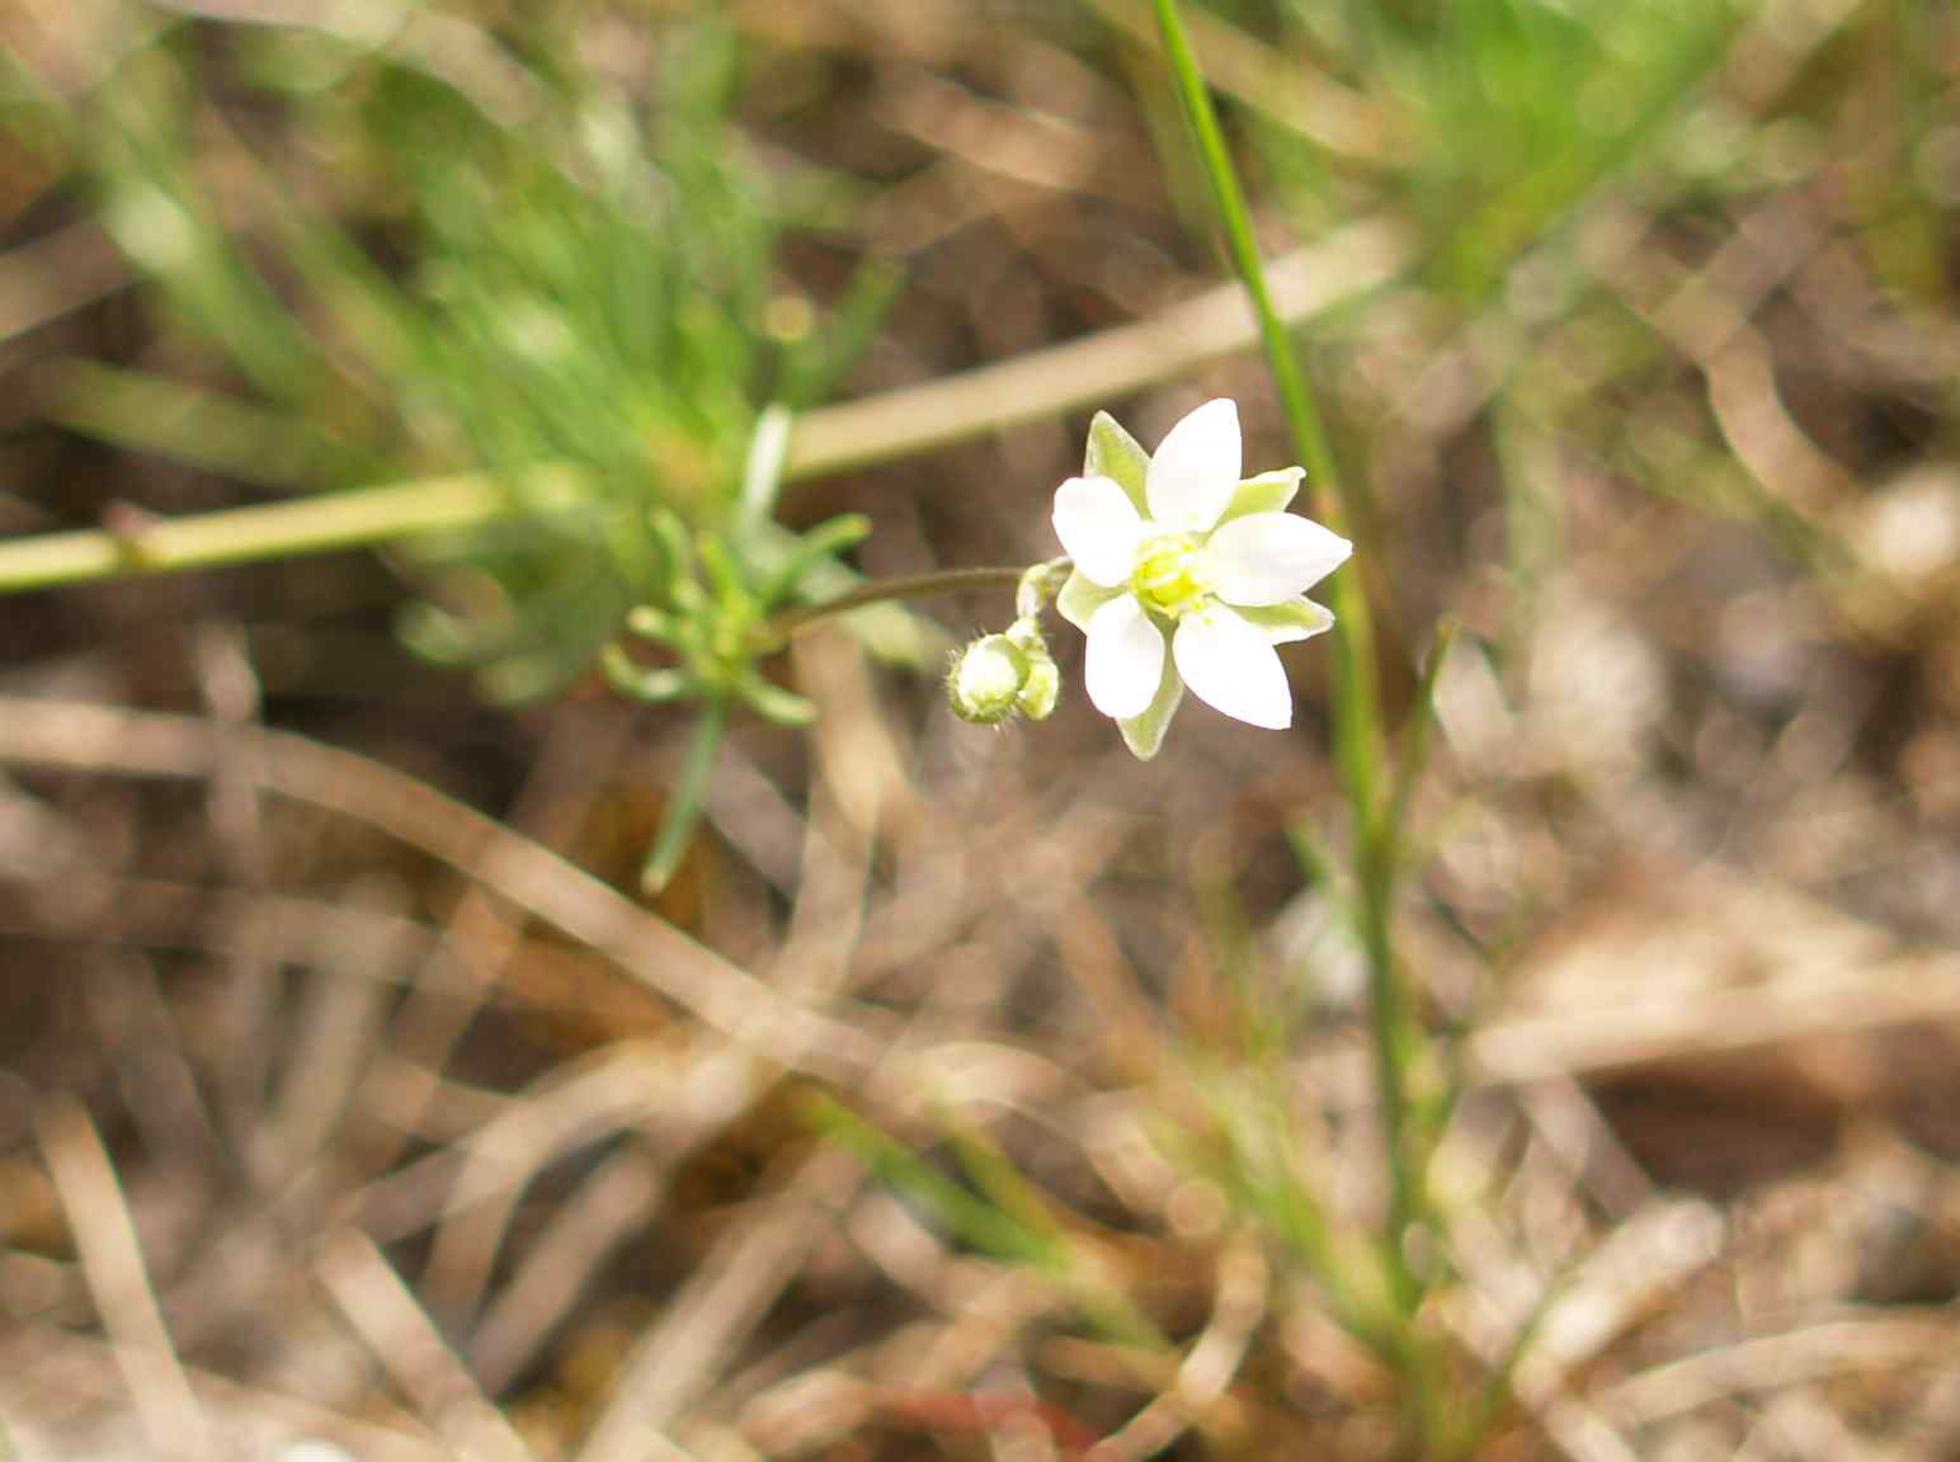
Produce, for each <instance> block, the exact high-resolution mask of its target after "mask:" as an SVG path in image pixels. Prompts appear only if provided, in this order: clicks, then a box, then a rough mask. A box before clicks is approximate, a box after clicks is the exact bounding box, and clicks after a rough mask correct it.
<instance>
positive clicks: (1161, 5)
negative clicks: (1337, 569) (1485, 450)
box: [1152, 0, 1422, 1313]
mask: <svg viewBox="0 0 1960 1462" xmlns="http://www.w3.org/2000/svg"><path fill="white" fill-rule="evenodd" d="M1152 3H1153V4H1154V6H1155V8H1156V13H1157V24H1158V29H1159V31H1160V33H1161V34H1162V36H1163V42H1164V57H1165V60H1166V61H1167V62H1168V63H1169V65H1170V69H1171V74H1172V77H1173V79H1174V80H1175V82H1176V85H1177V90H1178V94H1179V96H1180V97H1181V99H1182V100H1183V103H1184V109H1185V115H1186V117H1187V119H1188V120H1189V122H1190V124H1191V130H1192V132H1193V134H1194V136H1195V139H1196V142H1197V146H1198V152H1199V155H1200V158H1201V159H1202V161H1203V163H1204V169H1205V174H1206V176H1207V177H1208V178H1209V179H1210V182H1211V187H1212V197H1213V202H1214V203H1215V204H1216V206H1217V210H1218V218H1219V223H1220V225H1221V227H1222V228H1223V230H1224V234H1225V242H1226V245H1227V247H1228V248H1229V250H1230V252H1231V256H1232V262H1233V264H1234V265H1235V267H1236V268H1237V270H1238V273H1239V277H1240V279H1241V280H1242V281H1243V282H1244V284H1245V288H1246V293H1247V294H1248V295H1249V296H1251V299H1252V307H1253V312H1254V314H1255V315H1256V316H1257V319H1258V323H1259V337H1260V341H1261V343H1262V344H1263V346H1264V347H1265V353H1266V362H1267V365H1268V367H1269V369H1270V370H1271V372H1272V376H1273V382H1274V385H1275V386H1276V387H1277V388H1278V391H1279V397H1280V404H1281V407H1282V408H1283V410H1284V411H1285V413H1286V420H1287V424H1288V426H1289V428H1290V429H1291V432H1292V436H1293V442H1294V448H1295V450H1296V451H1298V452H1299V454H1300V461H1301V463H1302V464H1303V465H1304V466H1305V467H1306V469H1307V480H1308V482H1309V483H1310V484H1311V486H1312V491H1313V493H1314V499H1315V506H1316V510H1317V511H1318V512H1319V513H1321V515H1322V516H1323V517H1325V518H1327V519H1329V520H1330V521H1331V522H1333V523H1335V524H1336V525H1338V526H1341V527H1343V528H1345V529H1346V530H1347V531H1348V532H1349V533H1351V534H1356V535H1357V536H1358V534H1359V531H1360V530H1361V529H1362V528H1364V527H1365V525H1366V522H1367V513H1366V511H1365V509H1366V501H1365V499H1364V497H1363V495H1362V494H1361V491H1360V490H1359V489H1358V488H1355V487H1353V486H1351V485H1348V484H1346V483H1344V481H1343V479H1342V477H1341V475H1340V472H1339V470H1338V468H1337V466H1336V463H1335V460H1334V451H1333V446H1332V443H1331V441H1330V439H1329V437H1328V434H1327V428H1326V426H1325V424H1324V423H1323V421H1322V420H1321V416H1320V409H1319V407H1318V405H1317V404H1316V403H1315V400H1314V395H1313V391H1312V389H1311V387H1310V386H1309V385H1308V383H1307V376H1306V372H1305V370H1304V368H1303V367H1302V366H1301V364H1300V356H1299V352H1298V349H1297V348H1296V345H1295V342H1294V340H1293V337H1292V335H1291V333H1290V332H1289V330H1288V328H1287V324H1286V321H1285V319H1284V318H1283V317H1282V316H1281V314H1280V312H1279V311H1278V309H1276V308H1275V306H1274V302H1273V294H1272V290H1271V288H1270V287H1269V286H1268V284H1267V280H1266V270H1265V264H1264V261H1263V259H1262V257H1261V255H1260V253H1259V246H1258V241H1257V239H1256V238H1255V237H1254V234H1253V228H1252V215H1251V211H1250V209H1249V208H1248V207H1247V204H1246V198H1245V191H1244V189H1243V188H1242V187H1241V186H1240V183H1239V177H1238V171H1237V169H1236V167H1235V166H1234V165H1233V162H1232V155H1231V151H1230V149H1229V148H1228V147H1227V146H1226V143H1225V133H1224V129H1223V128H1222V127H1220V125H1219V121H1218V113H1217V111H1216V109H1215V108H1214V107H1213V105H1212V100H1211V93H1210V90H1209V88H1208V87H1207V86H1206V83H1205V79H1204V73H1203V71H1202V70H1201V69H1200V67H1199V65H1198V60H1197V57H1196V55H1195V54H1194V53H1193V51H1192V48H1191V41H1190V37H1189V36H1188V34H1187V33H1186V31H1185V28H1184V22H1183V19H1182V17H1181V16H1180V15H1179V13H1178V7H1177V3H1176V0H1152ZM1330 591H1331V597H1332V599H1333V601H1334V611H1335V615H1336V618H1337V620H1338V623H1339V629H1340V633H1339V636H1338V641H1337V643H1338V646H1339V649H1338V653H1337V656H1336V665H1337V670H1338V680H1337V684H1336V686H1335V695H1334V715H1335V745H1336V759H1337V761H1338V763H1339V765H1340V769H1341V773H1342V780H1343V782H1344V784H1345V790H1346V792H1347V797H1348V802H1349V805H1350V807H1351V809H1352V812H1353V816H1354V819H1355V833H1356V840H1355V876H1356V882H1357V884H1358V886H1359V891H1360V924H1361V931H1360V932H1361V942H1362V946H1363V949H1364V951H1365V953H1366V956H1367V960H1368V967H1369V976H1370V980H1369V987H1370V996H1371V1007H1372V1008H1371V1012H1370V1014H1371V1024H1372V1026H1373V1033H1374V1040H1375V1057H1376V1060H1375V1067H1376V1081H1377V1087H1378V1097H1379V1101H1380V1104H1381V1119H1382V1130H1383V1135H1384V1141H1385V1144H1386V1158H1387V1167H1388V1181H1389V1212H1388V1222H1387V1231H1386V1233H1385V1235H1384V1251H1385V1252H1384V1258H1385V1262H1386V1264H1387V1266H1388V1273H1389V1275H1390V1280H1391V1283H1392V1285H1393V1287H1394V1290H1395V1295H1396V1299H1397V1302H1398V1304H1399V1305H1400V1306H1401V1308H1402V1309H1403V1311H1404V1312H1405V1313H1412V1312H1413V1311H1414V1309H1415V1307H1416V1305H1417V1304H1418V1303H1419V1302H1420V1300H1421V1293H1422V1284H1421V1280H1420V1277H1419V1276H1418V1275H1417V1274H1416V1273H1415V1272H1414V1270H1413V1269H1412V1267H1411V1265H1410V1262H1409V1257H1408V1251H1407V1247H1406V1239H1407V1237H1408V1234H1409V1231H1410V1229H1411V1227H1412V1225H1413V1224H1414V1222H1415V1221H1416V1219H1417V1217H1418V1214H1419V1212H1420V1209H1421V1207H1422V1196H1421V1177H1420V1170H1421V1167H1422V1156H1421V1154H1419V1153H1416V1152H1412V1151H1411V1150H1410V1147H1411V1143H1410V1137H1411V1127H1412V1123H1411V1118H1412V1101H1411V1083H1412V1077H1413V1072H1412V1066H1413V1064H1414V1059H1415V1054H1416V1051H1417V1048H1418V1045H1419V1037H1420V1032H1419V1028H1418V1026H1417V1024H1416V1021H1415V1015H1414V1011H1413V1008H1412V1004H1411V1002H1410V1000H1409V998H1408V994H1407V991H1406V990H1405V989H1404V987H1403V983H1402V979H1401V973H1400V971H1399V969H1398V968H1397V966H1396V962H1395V951H1394V944H1393V939H1392V936H1391V931H1390V923H1389V921H1390V913H1391V906H1392V894H1393V879H1394V860H1393V858H1392V857H1390V856H1388V850H1387V842H1386V832H1385V828H1384V814H1385V812H1386V810H1387V809H1386V801H1387V799H1386V797H1385V795H1384V770H1385V752H1384V745H1383V736H1382V723H1383V716H1382V708H1381V690H1380V686H1379V684H1378V682H1377V679H1376V673H1375V653H1374V631H1373V622H1372V619H1371V617H1370V614H1369V608H1368V601H1367V596H1366V593H1365V591H1364V589H1363V587H1362V584H1361V580H1360V578H1359V576H1358V574H1357V573H1356V571H1355V570H1353V569H1349V570H1348V571H1347V572H1345V573H1342V574H1339V575H1337V576H1336V578H1335V579H1334V581H1333V583H1332V585H1331V586H1330Z"/></svg>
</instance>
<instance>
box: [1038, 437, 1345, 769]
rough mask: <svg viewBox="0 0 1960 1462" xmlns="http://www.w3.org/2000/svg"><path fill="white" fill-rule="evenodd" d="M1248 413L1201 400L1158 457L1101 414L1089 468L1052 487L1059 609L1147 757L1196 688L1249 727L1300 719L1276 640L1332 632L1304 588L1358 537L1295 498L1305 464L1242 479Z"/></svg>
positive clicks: (1098, 690) (1111, 707) (1091, 682)
mask: <svg viewBox="0 0 1960 1462" xmlns="http://www.w3.org/2000/svg"><path fill="white" fill-rule="evenodd" d="M1240 452H1241V449H1240V439H1239V411H1238V407H1237V406H1235V405H1234V404H1233V403H1232V402H1230V401H1225V400H1219V401H1207V402H1206V403H1205V404H1204V405H1203V406H1200V407H1199V408H1198V409H1197V410H1196V411H1193V412H1192V413H1191V414H1190V415H1189V416H1187V417H1185V418H1184V419H1183V420H1182V421H1180V422H1178V423H1177V425H1176V426H1174V427H1172V428H1171V429H1170V431H1169V433H1168V434H1167V435H1166V436H1165V437H1164V440H1163V442H1162V443H1161V444H1160V445H1159V446H1158V448H1157V455H1156V456H1155V457H1150V456H1148V455H1146V454H1145V452H1144V451H1143V449H1142V448H1141V447H1139V446H1138V445H1137V444H1136V442H1135V441H1134V440H1133V439H1132V438H1131V437H1130V435H1129V433H1128V432H1125V431H1124V430H1123V428H1122V427H1120V426H1118V425H1117V424H1116V422H1115V421H1114V420H1112V419H1111V418H1110V417H1109V416H1107V415H1105V414H1098V415H1097V417H1096V419H1095V421H1094V422H1093V423H1092V424H1091V426H1090V428H1089V451H1088V459H1087V461H1086V462H1085V464H1084V466H1083V475H1082V476H1080V477H1071V478H1070V479H1069V480H1068V481H1067V482H1064V483H1063V484H1062V485H1061V487H1060V488H1059V489H1058V490H1057V491H1056V493H1055V532H1056V534H1057V536H1059V537H1060V538H1061V540H1062V547H1064V548H1065V549H1067V550H1068V553H1069V557H1070V558H1072V559H1073V560H1074V562H1075V571H1074V572H1073V573H1072V574H1071V575H1070V576H1069V581H1068V583H1067V584H1066V585H1065V586H1064V587H1063V589H1062V592H1061V595H1060V597H1059V598H1058V599H1057V600H1056V608H1057V609H1059V610H1060V611H1061V613H1062V616H1063V617H1064V618H1065V619H1067V620H1068V621H1069V623H1071V624H1073V625H1074V626H1075V627H1076V628H1077V629H1080V630H1081V631H1082V632H1083V633H1084V634H1086V635H1087V636H1088V637H1089V649H1088V660H1087V664H1086V667H1085V670H1084V679H1085V681H1086V682H1087V686H1088V691H1089V699H1090V700H1091V701H1092V702H1094V703H1095V707H1096V709H1097V710H1099V711H1101V712H1102V713H1103V714H1104V715H1106V716H1109V717H1111V718H1112V719H1114V720H1115V721H1116V723H1117V725H1118V726H1119V727H1121V729H1122V731H1123V739H1124V740H1125V741H1126V742H1127V743H1128V744H1129V747H1130V750H1131V751H1133V752H1135V753H1136V754H1137V756H1139V757H1144V758H1148V757H1150V756H1154V755H1155V754H1156V752H1157V748H1158V746H1159V745H1161V744H1162V742H1163V736H1164V729H1165V727H1166V726H1168V725H1169V724H1170V718H1171V715H1172V713H1173V712H1174V711H1176V709H1177V705H1178V702H1179V701H1180V700H1181V699H1182V698H1183V695H1184V688H1185V687H1186V686H1187V685H1188V686H1189V687H1190V688H1191V691H1192V693H1193V694H1195V695H1196V696H1197V697H1198V699H1199V700H1201V701H1203V702H1205V703H1206V704H1207V705H1209V706H1212V707H1213V708H1215V709H1217V710H1220V711H1223V712H1224V713H1225V714H1226V715H1228V716H1232V717H1235V718H1237V719H1238V720H1241V721H1246V722H1249V723H1251V724H1252V725H1254V726H1265V727H1268V728H1271V729H1273V730H1280V729H1283V728H1285V727H1287V726H1290V725H1291V724H1292V723H1293V693H1292V691H1291V690H1290V689H1289V688H1288V686H1287V683H1286V672H1285V670H1284V669H1283V668H1282V667H1281V665H1280V660H1279V655H1278V653H1277V651H1275V649H1274V648H1273V647H1274V646H1275V645H1282V644H1285V643H1287V642H1288V641H1290V640H1304V639H1307V638H1308V637H1309V636H1312V635H1317V634H1320V633H1321V632H1323V631H1324V630H1326V629H1327V628H1328V627H1329V626H1330V625H1332V624H1333V622H1334V616H1333V615H1332V614H1330V613H1328V612H1327V610H1325V609H1324V608H1322V607H1321V606H1320V605H1318V604H1315V603H1314V602H1313V601H1312V600H1310V599H1307V598H1306V597H1304V596H1305V594H1306V591H1307V590H1308V589H1309V588H1311V587H1312V586H1313V585H1315V584H1317V583H1319V582H1320V580H1322V579H1323V578H1325V577H1326V576H1327V575H1328V574H1330V573H1332V572H1333V571H1334V570H1335V569H1337V568H1339V567H1340V566H1341V564H1342V563H1344V562H1346V560H1347V557H1348V555H1349V554H1350V553H1351V552H1352V551H1353V545H1352V544H1350V543H1349V542H1348V541H1347V540H1346V539H1345V538H1342V537H1341V536H1340V535H1339V534H1337V533H1333V532H1331V531H1329V530H1328V529H1326V528H1324V527H1322V526H1321V525H1320V524H1318V523H1316V522H1314V521H1312V520H1311V519H1309V518H1302V517H1299V516H1297V515H1295V514H1292V513H1288V512H1286V511H1285V509H1286V505H1287V504H1288V503H1290V502H1291V501H1292V500H1293V495H1294V493H1296V492H1297V491H1298V490H1299V486H1300V479H1301V478H1302V477H1303V476H1305V475H1306V474H1305V472H1304V471H1303V470H1302V469H1301V468H1298V467H1287V468H1283V469H1281V470H1280V471H1277V472H1266V473H1262V474H1260V475H1259V476H1257V477H1252V478H1247V479H1245V480H1243V481H1241V480H1240V477H1239V469H1240Z"/></svg>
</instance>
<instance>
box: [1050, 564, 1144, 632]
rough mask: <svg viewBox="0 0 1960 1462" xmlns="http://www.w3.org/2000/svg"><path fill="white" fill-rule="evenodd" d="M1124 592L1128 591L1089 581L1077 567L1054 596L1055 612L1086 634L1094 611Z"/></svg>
mask: <svg viewBox="0 0 1960 1462" xmlns="http://www.w3.org/2000/svg"><path fill="white" fill-rule="evenodd" d="M1126 592H1128V591H1126V590H1123V589H1105V588H1103V587H1102V585H1100V584H1096V583H1091V582H1090V580H1089V579H1088V577H1087V576H1086V575H1085V574H1084V573H1083V572H1082V570H1080V569H1077V570H1076V571H1075V572H1074V573H1072V574H1070V575H1069V576H1068V582H1067V583H1066V584H1064V585H1062V592H1061V593H1059V594H1057V595H1056V596H1055V612H1056V613H1057V614H1059V615H1061V617H1062V618H1063V619H1066V620H1067V621H1068V622H1069V623H1070V624H1072V625H1074V626H1075V627H1076V628H1077V629H1079V630H1081V631H1082V633H1083V634H1085V635H1086V634H1087V633H1089V620H1090V618H1091V617H1092V616H1093V615H1094V614H1095V612H1096V611H1097V610H1098V609H1101V608H1102V607H1103V605H1105V604H1107V603H1109V601H1110V600H1112V599H1114V598H1116V597H1117V595H1119V594H1123V593H1126Z"/></svg>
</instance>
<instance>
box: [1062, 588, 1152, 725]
mask: <svg viewBox="0 0 1960 1462" xmlns="http://www.w3.org/2000/svg"><path fill="white" fill-rule="evenodd" d="M1163 675H1164V632H1163V631H1162V630H1160V629H1158V628H1157V626H1156V625H1154V624H1152V623H1151V622H1150V618H1149V616H1148V615H1146V614H1145V613H1144V612H1143V606H1142V605H1140V604H1138V603H1137V601H1136V599H1135V597H1134V596H1132V595H1129V594H1125V595H1124V596H1123V597H1122V598H1121V599H1112V600H1110V601H1109V603H1107V604H1105V605H1103V607H1102V608H1101V609H1098V610H1097V611H1096V614H1095V618H1093V619H1091V620H1090V621H1089V653H1088V656H1087V658H1086V659H1085V660H1084V662H1083V666H1082V681H1083V684H1084V685H1085V686H1086V687H1087V688H1088V691H1089V699H1090V701H1091V702H1092V703H1094V705H1095V708H1096V709H1097V710H1099V711H1101V712H1102V713H1103V714H1104V715H1105V716H1109V717H1112V718H1113V719H1115V720H1118V721H1121V720H1125V719H1127V718H1128V717H1131V716H1141V715H1142V714H1143V713H1144V712H1145V711H1146V710H1148V709H1149V708H1150V703H1151V702H1152V701H1153V700H1155V699H1156V698H1157V686H1158V683H1159V682H1160V681H1161V680H1162V679H1163Z"/></svg>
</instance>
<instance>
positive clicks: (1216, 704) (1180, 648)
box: [1171, 608, 1293, 731]
mask: <svg viewBox="0 0 1960 1462" xmlns="http://www.w3.org/2000/svg"><path fill="white" fill-rule="evenodd" d="M1171 652H1172V653H1173V654H1174V655H1175V656H1176V657H1177V669H1178V673H1179V674H1180V675H1182V676H1183V677H1184V683H1185V684H1186V685H1188V686H1189V687H1190V688H1191V694H1193V695H1195V696H1196V697H1197V698H1198V699H1199V700H1201V701H1203V702H1204V703H1205V704H1206V705H1208V706H1210V707H1211V708H1212V709H1214V710H1218V711H1223V712H1224V713H1225V714H1226V715H1228V716H1231V717H1233V718H1234V719H1235V720H1240V721H1245V722H1247V723H1249V724H1251V725H1254V726H1264V727H1265V728H1266V729H1267V730H1269V731H1283V730H1285V729H1286V728H1287V727H1288V726H1291V725H1292V724H1293V692H1292V690H1291V688H1290V687H1288V685H1287V683H1286V671H1285V670H1284V669H1283V668H1282V667H1281V665H1280V663H1279V652H1278V651H1276V650H1275V649H1273V647H1272V646H1271V645H1269V644H1267V643H1266V637H1265V636H1264V635H1263V634H1261V633H1260V632H1259V631H1258V630H1256V629H1254V628H1253V627H1252V626H1251V625H1249V624H1247V623H1246V622H1245V621H1244V620H1242V619H1240V618H1239V617H1238V616H1237V615H1236V614H1234V613H1232V611H1231V610H1229V609H1219V608H1213V609H1209V610H1207V611H1205V612H1204V613H1202V614H1193V615H1188V616H1186V617H1185V619H1184V620H1183V621H1182V622H1181V623H1180V624H1179V625H1178V627H1177V637H1176V639H1174V640H1173V641H1172V642H1171Z"/></svg>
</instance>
